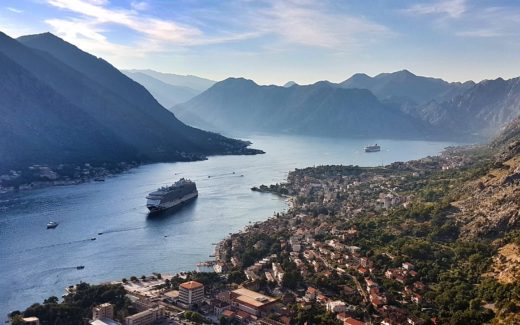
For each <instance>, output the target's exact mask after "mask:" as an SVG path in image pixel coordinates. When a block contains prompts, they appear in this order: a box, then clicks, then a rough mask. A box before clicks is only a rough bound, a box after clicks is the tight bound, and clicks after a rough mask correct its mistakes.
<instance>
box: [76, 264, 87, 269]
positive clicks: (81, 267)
mask: <svg viewBox="0 0 520 325" xmlns="http://www.w3.org/2000/svg"><path fill="white" fill-rule="evenodd" d="M84 268H85V266H84V265H79V266H76V269H78V270H83V269H84Z"/></svg>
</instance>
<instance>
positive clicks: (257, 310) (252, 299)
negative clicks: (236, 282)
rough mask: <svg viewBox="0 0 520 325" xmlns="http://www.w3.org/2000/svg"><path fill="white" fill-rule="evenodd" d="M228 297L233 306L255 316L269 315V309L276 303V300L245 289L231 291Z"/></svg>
mask: <svg viewBox="0 0 520 325" xmlns="http://www.w3.org/2000/svg"><path fill="white" fill-rule="evenodd" d="M230 297H231V301H232V305H233V306H235V307H237V308H238V309H239V310H241V311H244V312H247V313H249V314H252V315H255V316H259V315H262V314H264V313H269V312H270V311H271V308H272V307H273V306H274V304H275V303H276V302H277V301H278V299H277V298H273V297H269V296H266V295H263V294H261V293H258V292H256V291H253V290H249V289H246V288H240V289H236V290H233V291H231V294H230Z"/></svg>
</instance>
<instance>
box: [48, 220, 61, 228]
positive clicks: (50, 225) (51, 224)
mask: <svg viewBox="0 0 520 325" xmlns="http://www.w3.org/2000/svg"><path fill="white" fill-rule="evenodd" d="M56 227H58V223H57V222H56V221H49V222H48V223H47V229H54V228H56Z"/></svg>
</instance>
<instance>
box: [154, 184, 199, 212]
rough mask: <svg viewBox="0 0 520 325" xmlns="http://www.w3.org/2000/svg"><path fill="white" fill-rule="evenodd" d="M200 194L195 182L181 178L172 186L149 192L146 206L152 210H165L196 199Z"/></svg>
mask: <svg viewBox="0 0 520 325" xmlns="http://www.w3.org/2000/svg"><path fill="white" fill-rule="evenodd" d="M198 195H199V192H198V191H197V186H196V185H195V183H194V182H192V181H190V180H189V179H184V178H181V179H180V180H178V181H177V182H175V183H174V184H173V185H171V186H165V187H161V188H159V189H157V190H156V191H153V192H152V193H150V194H148V196H147V197H146V199H147V202H146V207H147V208H148V210H150V212H158V211H163V210H166V209H170V208H173V207H176V206H178V205H180V204H183V203H184V202H186V201H189V200H191V199H194V198H196V197H197V196H198Z"/></svg>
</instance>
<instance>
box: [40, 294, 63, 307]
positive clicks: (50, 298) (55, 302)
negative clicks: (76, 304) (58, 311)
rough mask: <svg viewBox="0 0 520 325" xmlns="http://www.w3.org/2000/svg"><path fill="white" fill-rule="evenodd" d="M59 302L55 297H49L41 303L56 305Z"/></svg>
mask: <svg viewBox="0 0 520 325" xmlns="http://www.w3.org/2000/svg"><path fill="white" fill-rule="evenodd" d="M59 301H60V300H59V299H58V297H56V296H51V297H49V298H47V299H45V300H44V301H43V304H44V305H47V304H57V303H58V302H59Z"/></svg>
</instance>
